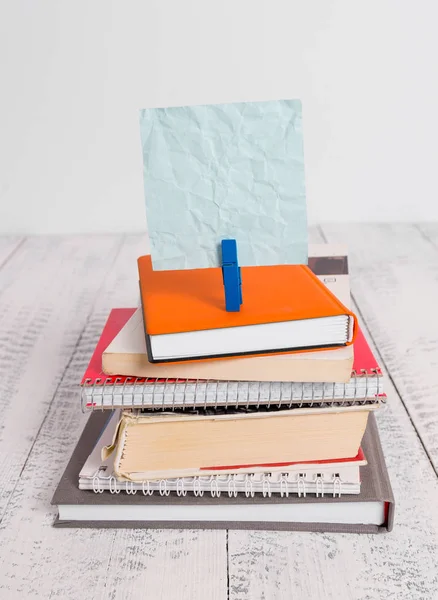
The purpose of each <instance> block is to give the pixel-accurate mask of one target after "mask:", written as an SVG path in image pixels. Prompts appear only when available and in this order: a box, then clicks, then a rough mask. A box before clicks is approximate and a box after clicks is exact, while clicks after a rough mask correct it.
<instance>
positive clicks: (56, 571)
mask: <svg viewBox="0 0 438 600" xmlns="http://www.w3.org/2000/svg"><path fill="white" fill-rule="evenodd" d="M93 244H94V241H93V239H91V241H90V245H91V247H92V246H93ZM146 251H147V241H146V239H145V238H144V237H142V236H129V237H128V238H126V239H125V242H124V244H123V246H122V247H121V249H120V251H119V252H118V254H117V257H116V259H115V262H114V261H111V268H110V269H109V270H108V271H109V272H108V275H107V277H106V278H105V279H104V281H103V284H102V285H101V286H100V287H99V290H98V291H97V294H96V292H95V296H96V299H95V302H94V303H93V306H92V314H91V317H90V318H89V319H88V322H87V324H86V327H85V330H84V332H83V334H82V335H81V337H80V340H79V343H78V346H77V347H76V349H75V351H74V354H73V357H72V359H71V360H70V362H69V364H68V367H67V370H66V372H65V373H64V375H63V377H62V380H61V383H60V385H59V388H58V390H57V392H56V395H55V398H54V401H53V403H52V404H51V406H50V409H49V411H48V414H47V417H46V418H45V420H44V423H43V425H42V427H41V430H40V432H39V435H38V438H37V440H36V441H35V443H34V445H33V448H32V451H31V453H30V455H29V457H28V459H27V462H26V464H25V466H24V469H23V472H22V474H21V477H20V479H19V480H18V482H17V485H16V487H15V490H14V492H13V494H12V497H11V499H10V502H9V504H8V506H7V508H6V511H5V514H4V517H3V521H2V524H1V536H2V540H3V543H2V545H1V546H0V561H1V563H2V567H1V570H0V572H1V575H0V597H5V598H22V597H32V598H49V597H60V598H63V599H64V598H66V599H67V598H68V599H69V598H72V599H74V600H76V599H81V600H82V599H84V600H86V599H89V598H90V599H91V598H93V599H94V598H102V599H106V598H112V599H119V598H130V599H131V598H132V599H137V598H139V599H140V598H141V599H143V598H154V599H155V598H157V599H159V598H175V599H177V600H178V599H186V598H187V599H192V598H193V599H195V600H196V599H198V598H199V599H204V598H211V599H212V600H223V599H224V598H226V583H227V578H226V533H225V532H223V531H178V530H166V531H145V530H137V531H136V530H129V529H127V530H123V529H122V530H110V529H106V530H105V529H104V530H74V529H54V528H53V527H52V522H53V519H54V517H55V508H54V507H51V506H50V500H51V497H52V495H53V492H54V490H55V488H56V485H57V483H58V480H59V478H60V476H61V474H62V471H63V469H64V468H65V465H66V463H67V462H68V460H69V458H70V455H71V452H72V451H73V448H74V446H75V444H76V442H77V439H78V437H79V434H80V432H81V430H82V428H83V426H84V424H85V421H86V418H87V417H86V416H84V415H82V414H81V412H80V403H79V393H78V383H79V381H80V379H81V376H82V374H83V372H84V370H85V367H86V365H87V363H88V360H89V358H90V355H91V352H92V350H93V349H94V346H95V343H96V341H97V339H98V337H99V335H100V332H101V329H102V326H103V323H104V321H105V319H106V317H107V315H108V313H109V311H110V309H111V308H112V307H115V306H133V305H134V304H135V303H136V302H137V300H138V282H137V269H136V258H137V256H138V255H140V254H142V253H144V252H146ZM92 254H93V253H92V252H91V255H92ZM102 255H103V256H104V255H105V253H102ZM83 260H84V262H87V259H86V258H84V259H83ZM72 262H73V261H72V257H71V258H70V259H69V260H66V259H65V257H64V264H65V265H66V267H67V268H68V265H69V264H72ZM93 277H94V274H93V269H90V270H89V272H88V274H86V273H84V272H83V271H81V281H80V282H78V281H76V284H79V285H78V287H77V289H76V292H74V291H73V290H71V289H70V290H69V292H70V294H71V295H73V297H75V294H79V296H82V295H83V294H84V293H85V291H84V290H85V289H86V288H87V287H88V286H89V285H90V284H91V283H92V278H93ZM59 295H60V293H59V292H58V296H59ZM73 301H74V300H73ZM64 302H65V300H64ZM77 302H78V300H77V297H76V303H77ZM54 303H55V304H56V302H55V299H54ZM44 304H45V302H44V298H41V299H39V300H38V303H37V305H38V306H39V307H40V309H41V310H42V307H43V306H44ZM11 310H12V309H11ZM58 318H60V317H59V315H58ZM70 318H71V319H72V320H73V321H75V318H76V317H75V316H74V315H70ZM77 333H78V332H77ZM61 351H62V352H63V353H65V354H68V352H70V351H71V347H70V345H69V344H68V343H67V342H66V348H61ZM27 364H29V365H30V366H28V367H26V363H25V367H24V369H25V372H27V371H29V373H32V372H33V374H34V375H35V372H36V367H35V366H33V364H32V363H31V362H30V363H27ZM55 367H56V365H55ZM53 368H54V367H53V363H51V362H50V361H49V362H48V363H46V361H45V360H44V357H42V358H41V362H40V364H39V365H38V369H41V370H42V371H43V372H45V371H49V372H50V371H51V370H52V369H53ZM52 376H53V374H52ZM47 377H49V375H47ZM24 400H25V398H24V397H23V398H22V403H23V405H24ZM31 400H32V397H31V396H29V397H28V398H27V402H30V401H31ZM34 402H37V403H39V404H40V405H41V403H42V400H41V398H39V397H36V399H34ZM18 424H19V417H18V415H17V416H16V420H15V427H13V425H14V424H13V423H12V422H10V423H9V424H8V429H11V435H12V431H13V432H14V434H15V435H16V434H17V431H18ZM12 447H13V444H12ZM26 594H27V595H28V596H26Z"/></svg>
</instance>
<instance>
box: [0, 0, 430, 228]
mask: <svg viewBox="0 0 438 600" xmlns="http://www.w3.org/2000/svg"><path fill="white" fill-rule="evenodd" d="M437 28H438V2H436V0H417V1H414V0H411V1H409V2H407V1H404V0H392V1H391V0H367V1H363V0H360V1H357V0H319V1H315V0H302V1H297V0H285V1H276V0H173V1H172V0H137V1H136V0H119V1H116V0H74V1H73V0H65V1H64V0H27V1H24V0H13V1H12V0H9V1H8V0H0V86H1V89H0V231H2V232H38V233H44V232H54V233H63V232H76V231H129V230H143V229H145V212H144V201H143V187H142V186H143V184H142V163H141V151H140V141H139V132H138V109H139V108H141V107H152V106H166V105H182V104H199V103H215V102H228V101H242V100H268V99H276V98H301V99H302V100H303V106H304V133H305V156H306V178H307V194H308V205H309V217H310V220H311V221H313V222H315V221H329V220H340V221H349V220H354V221H359V220H364V221H380V220H381V221H385V220H386V221H388V220H432V219H433V220H436V219H438V176H437V171H438V169H437V165H438V68H437V67H438V34H437Z"/></svg>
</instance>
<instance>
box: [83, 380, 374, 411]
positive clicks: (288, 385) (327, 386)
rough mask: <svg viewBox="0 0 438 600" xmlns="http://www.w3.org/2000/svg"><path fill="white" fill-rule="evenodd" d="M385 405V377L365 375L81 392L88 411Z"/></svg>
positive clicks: (107, 386) (128, 385)
mask: <svg viewBox="0 0 438 600" xmlns="http://www.w3.org/2000/svg"><path fill="white" fill-rule="evenodd" d="M384 401H385V395H384V393H383V382H382V377H381V375H380V373H378V372H375V373H372V374H369V373H361V374H354V376H353V377H352V378H351V379H350V381H349V382H347V383H295V382H251V381H206V380H184V381H181V380H175V379H162V380H155V381H153V380H152V381H147V382H145V381H144V380H139V379H132V380H131V381H126V380H125V381H121V382H119V383H118V382H115V383H114V382H113V381H112V380H111V381H110V382H109V383H105V382H103V384H102V383H101V382H100V381H99V382H89V383H85V384H84V385H83V386H82V389H81V402H82V408H83V410H84V411H85V410H96V409H108V410H114V409H116V408H139V409H152V410H162V409H163V410H173V409H178V410H180V409H194V408H195V409H196V408H202V409H218V408H248V409H249V408H259V407H262V406H263V407H266V408H275V407H277V408H310V407H312V406H318V407H322V406H323V407H326V406H354V405H369V404H380V403H381V402H384Z"/></svg>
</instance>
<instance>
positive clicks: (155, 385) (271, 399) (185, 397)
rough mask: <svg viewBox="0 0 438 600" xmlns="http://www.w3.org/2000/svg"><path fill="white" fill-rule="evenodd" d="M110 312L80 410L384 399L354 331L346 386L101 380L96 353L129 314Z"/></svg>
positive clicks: (84, 386) (85, 379) (367, 351)
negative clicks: (352, 358) (351, 357)
mask: <svg viewBox="0 0 438 600" xmlns="http://www.w3.org/2000/svg"><path fill="white" fill-rule="evenodd" d="M134 312H135V311H134V309H113V310H112V311H111V314H110V316H109V318H108V321H107V323H106V325H105V328H104V330H103V332H102V336H101V340H100V341H99V343H98V344H97V346H96V350H95V352H94V354H93V356H92V358H91V361H90V364H89V366H88V369H87V371H86V373H85V375H84V377H83V379H82V382H81V400H82V406H83V408H84V409H86V410H94V409H102V408H108V409H113V408H130V407H132V408H153V409H161V408H163V409H169V408H171V409H172V408H187V409H190V408H196V407H204V408H206V407H212V408H214V407H217V406H245V405H248V406H249V405H252V406H254V405H255V406H259V405H260V406H289V407H290V408H292V407H295V406H297V407H299V408H301V407H305V406H314V405H321V404H322V405H324V406H329V405H330V404H336V405H342V406H346V407H347V406H352V405H353V406H354V405H358V404H377V405H378V404H379V403H380V402H383V401H385V395H384V393H383V378H382V372H381V370H380V367H379V365H378V364H377V361H376V359H375V358H374V356H373V354H372V352H371V349H370V347H369V345H368V343H367V341H366V339H365V337H364V335H363V333H362V331H361V330H360V329H359V330H358V333H357V338H356V342H355V345H354V363H353V371H352V373H351V378H350V380H349V381H348V382H347V383H339V382H338V383H334V382H331V383H323V382H318V383H310V382H288V381H286V382H277V381H212V380H202V379H197V380H193V379H184V380H181V379H170V378H167V379H158V378H135V377H125V376H116V375H113V376H107V375H105V374H104V373H103V372H102V366H101V365H102V352H103V351H104V349H105V348H106V346H107V345H108V344H109V343H110V342H111V340H112V339H113V338H114V336H115V335H117V333H118V332H119V331H120V329H121V328H122V327H123V325H124V324H125V323H126V322H127V321H128V319H129V318H130V317H131V316H132V314H133V313H134Z"/></svg>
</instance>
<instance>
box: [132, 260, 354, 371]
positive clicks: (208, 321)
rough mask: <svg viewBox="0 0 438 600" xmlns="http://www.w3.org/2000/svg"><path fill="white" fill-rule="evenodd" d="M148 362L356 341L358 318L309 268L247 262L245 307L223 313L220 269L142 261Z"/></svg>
mask: <svg viewBox="0 0 438 600" xmlns="http://www.w3.org/2000/svg"><path fill="white" fill-rule="evenodd" d="M138 270H139V278H140V292H141V299H142V306H143V315H144V323H145V330H146V347H147V351H148V358H149V360H150V362H178V361H182V360H198V359H207V358H210V359H211V358H215V357H217V358H219V357H227V356H242V355H244V356H247V355H257V354H268V353H282V352H293V351H303V350H312V349H319V350H320V349H323V348H337V347H340V346H345V345H348V344H351V343H352V342H353V340H354V336H355V332H356V318H355V316H354V314H353V313H352V312H351V311H350V310H349V309H347V308H346V307H345V306H344V305H343V304H342V303H341V302H340V301H339V300H338V299H337V298H336V297H335V296H334V295H333V294H332V293H331V292H330V291H329V290H328V289H327V288H326V287H325V285H324V284H323V283H321V282H320V281H319V279H318V278H317V277H316V276H315V275H314V274H313V273H312V271H311V270H310V269H309V268H308V267H307V266H305V265H278V266H266V267H242V268H241V275H242V292H243V304H242V306H241V309H240V311H239V312H227V311H226V310H225V300H224V290H223V282H222V270H221V268H212V269H193V270H181V271H153V269H152V263H151V257H150V256H149V255H147V256H141V257H140V258H139V259H138Z"/></svg>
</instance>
